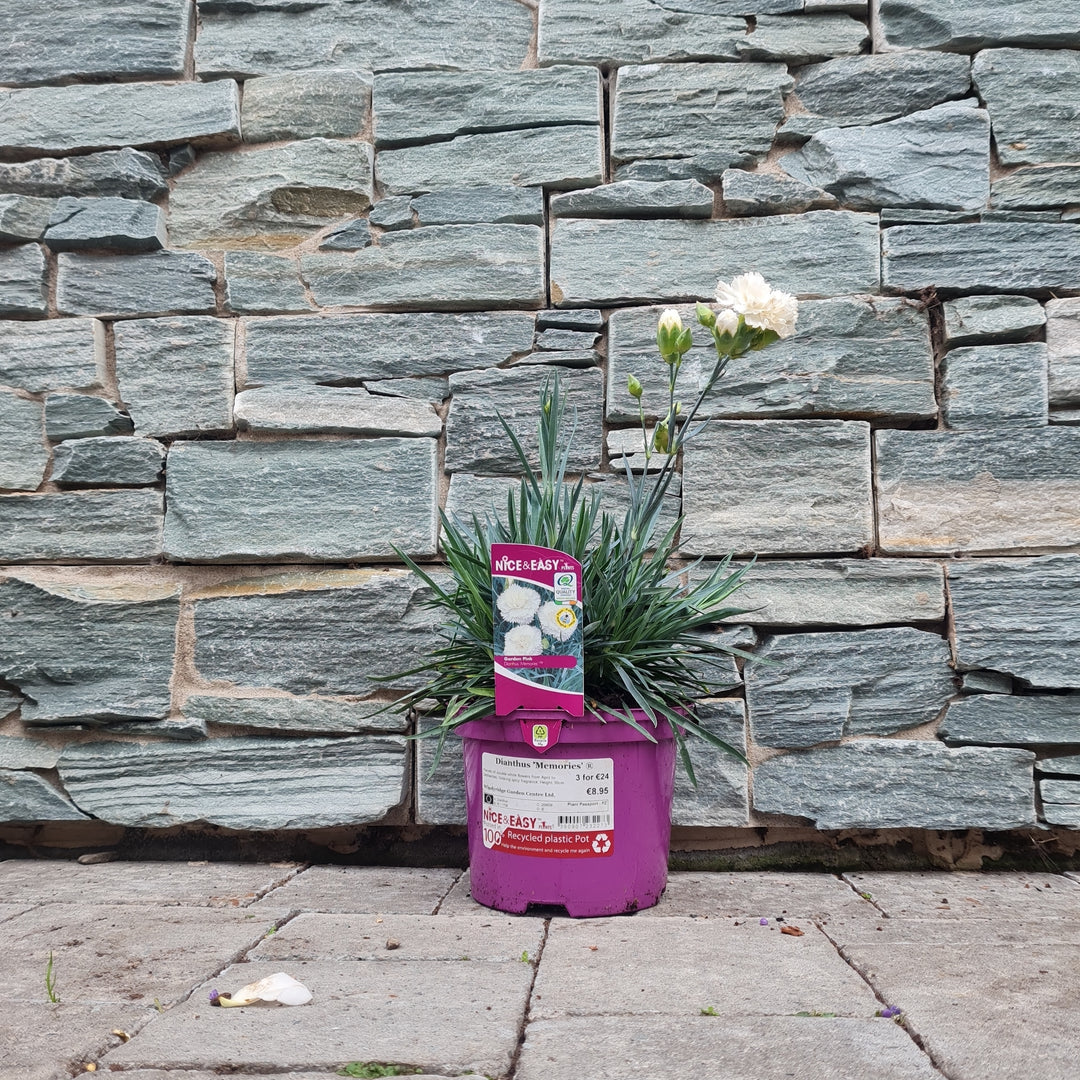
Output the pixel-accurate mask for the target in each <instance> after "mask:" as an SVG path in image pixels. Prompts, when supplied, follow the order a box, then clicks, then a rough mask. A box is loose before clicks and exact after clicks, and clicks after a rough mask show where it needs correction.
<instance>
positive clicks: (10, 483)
mask: <svg viewBox="0 0 1080 1080" xmlns="http://www.w3.org/2000/svg"><path fill="white" fill-rule="evenodd" d="M48 464H49V452H48V450H46V448H45V427H44V420H43V414H42V407H41V402H40V401H33V400H30V399H28V398H21V397H16V396H15V395H14V394H9V393H0V490H6V491H33V490H34V489H35V488H36V487H37V486H38V485H39V484H40V483H41V481H42V480H43V479H44V478H45V469H46V467H47V466H48Z"/></svg>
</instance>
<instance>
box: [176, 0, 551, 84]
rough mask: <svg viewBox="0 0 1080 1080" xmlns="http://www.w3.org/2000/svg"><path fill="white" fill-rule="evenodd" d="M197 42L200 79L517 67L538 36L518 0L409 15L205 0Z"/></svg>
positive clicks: (376, 8) (390, 3)
mask: <svg viewBox="0 0 1080 1080" xmlns="http://www.w3.org/2000/svg"><path fill="white" fill-rule="evenodd" d="M200 15H201V26H200V31H199V39H198V41H197V42H196V43H195V69H196V72H197V73H198V76H199V78H203V79H205V78H217V77H219V76H221V75H237V76H249V75H262V74H275V73H278V72H283V71H299V70H305V69H309V68H323V67H328V68H341V67H347V68H352V69H359V70H372V69H374V70H376V71H377V70H380V69H390V70H395V69H409V68H454V69H460V70H468V69H470V68H499V69H505V70H510V71H513V70H516V69H517V68H519V67H520V66H521V64H522V62H523V61H524V60H525V56H526V53H527V52H528V49H529V41H530V38H531V37H532V25H533V24H532V19H531V18H530V17H529V13H528V11H522V10H521V6H520V5H519V4H516V3H514V2H513V0H493V2H492V3H489V4H485V5H484V6H483V8H476V7H475V6H473V5H472V4H470V3H468V2H462V0H451V2H448V3H443V4H438V5H436V6H434V7H431V6H428V5H424V6H422V7H419V8H417V9H416V10H414V11H410V12H408V13H407V14H403V13H402V11H401V8H400V6H399V5H398V4H396V3H395V2H394V0H375V2H374V3H365V4H362V5H360V6H359V7H358V6H357V5H355V4H351V3H348V2H342V0H331V2H330V3H328V4H322V3H320V4H319V5H318V6H317V7H316V6H308V5H306V4H305V5H302V6H300V7H296V6H295V5H293V4H282V3H261V2H260V3H256V4H246V5H244V4H240V5H237V4H234V3H228V2H225V3H222V2H217V3H205V2H204V3H203V5H202V8H201V10H200Z"/></svg>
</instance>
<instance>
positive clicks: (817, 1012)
mask: <svg viewBox="0 0 1080 1080" xmlns="http://www.w3.org/2000/svg"><path fill="white" fill-rule="evenodd" d="M795 1015H796V1016H835V1015H836V1013H831V1012H822V1011H821V1010H820V1009H811V1010H810V1011H809V1012H797V1013H795Z"/></svg>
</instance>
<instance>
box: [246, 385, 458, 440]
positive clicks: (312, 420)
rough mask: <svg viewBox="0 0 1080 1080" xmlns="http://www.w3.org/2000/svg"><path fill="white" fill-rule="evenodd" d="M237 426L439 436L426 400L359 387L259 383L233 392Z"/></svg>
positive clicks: (438, 424) (436, 420)
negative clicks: (397, 396)
mask: <svg viewBox="0 0 1080 1080" xmlns="http://www.w3.org/2000/svg"><path fill="white" fill-rule="evenodd" d="M236 422H237V426H238V427H240V428H242V429H247V430H249V431H263V432H277V433H280V432H290V431H306V432H314V433H319V434H331V435H403V436H406V437H408V436H420V435H427V436H435V437H437V436H439V435H440V434H442V420H441V419H440V418H439V416H438V414H437V413H436V412H435V410H434V409H433V408H432V407H431V406H430V405H429V404H427V403H426V402H423V401H411V400H409V399H407V398H394V397H386V396H384V395H378V394H371V393H369V392H368V391H367V390H365V389H364V388H363V387H359V386H356V387H337V386H305V387H287V386H264V387H261V388H259V389H255V390H242V391H241V392H240V393H239V394H237V395H236Z"/></svg>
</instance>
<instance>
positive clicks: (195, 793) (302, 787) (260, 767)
mask: <svg viewBox="0 0 1080 1080" xmlns="http://www.w3.org/2000/svg"><path fill="white" fill-rule="evenodd" d="M59 768H60V777H61V780H62V781H63V783H64V786H65V787H66V788H67V790H68V792H70V794H71V797H72V798H73V799H74V801H75V803H76V805H77V806H80V807H81V808H83V809H85V810H86V811H87V812H88V813H90V814H93V815H94V817H96V818H98V819H99V820H101V821H107V822H110V823H112V824H116V825H132V826H139V827H146V826H149V827H158V828H160V827H162V826H169V825H181V824H185V823H188V822H193V821H205V822H208V823H210V824H213V825H220V826H222V827H224V828H230V829H302V828H320V827H325V826H331V825H359V824H365V823H369V822H373V821H379V820H381V819H382V818H384V817H385V816H386V815H387V813H389V811H390V810H392V809H393V808H394V807H395V806H397V804H398V803H399V802H400V801H401V797H402V789H403V782H404V778H405V741H404V739H402V738H401V737H400V736H395V735H382V736H376V735H371V736H361V737H358V738H339V739H330V738H327V739H269V738H222V739H209V740H207V741H206V742H203V743H186V744H183V743H180V744H177V743H167V742H162V743H150V744H146V745H143V746H138V745H135V744H132V743H119V742H91V743H82V744H80V745H77V746H75V745H70V746H68V747H67V748H66V749H65V750H64V753H63V755H62V756H61V758H60V766H59ZM271 778H272V784H273V795H272V796H270V795H269V793H268V790H267V785H268V783H271ZM343 789H347V790H348V792H349V798H348V799H342V798H341V792H342V790H343Z"/></svg>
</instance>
